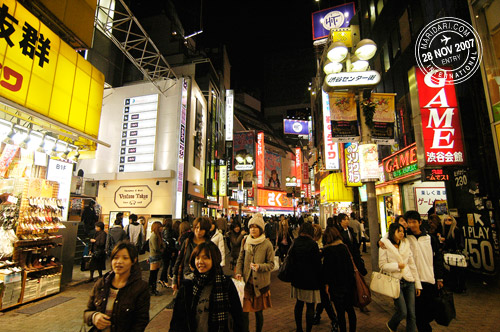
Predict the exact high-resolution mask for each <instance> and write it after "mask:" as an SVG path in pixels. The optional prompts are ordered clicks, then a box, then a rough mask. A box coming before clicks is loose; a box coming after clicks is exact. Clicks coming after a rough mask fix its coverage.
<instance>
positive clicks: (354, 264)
mask: <svg viewBox="0 0 500 332" xmlns="http://www.w3.org/2000/svg"><path fill="white" fill-rule="evenodd" d="M344 246H345V248H346V249H347V252H348V253H349V257H351V262H352V267H353V268H354V273H356V272H358V268H357V266H356V263H354V259H353V258H352V254H351V251H350V250H349V247H348V246H347V245H346V244H345V243H344Z"/></svg>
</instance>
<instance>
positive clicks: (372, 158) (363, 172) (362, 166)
mask: <svg viewBox="0 0 500 332" xmlns="http://www.w3.org/2000/svg"><path fill="white" fill-rule="evenodd" d="M358 151H359V174H360V176H361V181H362V182H365V181H373V180H374V181H378V179H379V177H380V175H379V168H378V149H377V144H360V145H359V147H358Z"/></svg>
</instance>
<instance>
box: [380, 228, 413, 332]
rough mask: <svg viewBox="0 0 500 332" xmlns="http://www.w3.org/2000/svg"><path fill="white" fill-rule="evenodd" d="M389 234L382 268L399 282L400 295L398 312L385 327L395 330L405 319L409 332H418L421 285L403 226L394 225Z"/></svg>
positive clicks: (381, 255) (397, 299) (385, 243)
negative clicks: (418, 302) (417, 322)
mask: <svg viewBox="0 0 500 332" xmlns="http://www.w3.org/2000/svg"><path fill="white" fill-rule="evenodd" d="M388 235H389V236H388V238H383V239H382V240H381V242H382V244H383V245H382V246H381V247H380V248H379V255H378V256H379V268H380V270H382V271H385V272H389V273H391V276H392V277H393V278H396V279H399V280H400V292H399V297H397V298H395V299H394V305H395V306H396V312H395V313H394V315H393V316H392V318H391V319H390V320H389V322H387V324H386V325H387V328H388V329H389V331H396V330H397V328H398V325H399V323H400V322H401V321H402V320H403V319H404V318H406V331H408V332H414V331H416V330H417V325H416V318H415V295H416V296H419V295H420V290H421V289H422V285H421V284H420V278H419V276H418V272H417V268H416V266H415V262H414V260H413V255H412V252H411V248H410V243H409V242H408V240H406V238H405V231H404V228H403V226H401V225H400V224H397V223H393V224H391V225H390V226H389V234H388Z"/></svg>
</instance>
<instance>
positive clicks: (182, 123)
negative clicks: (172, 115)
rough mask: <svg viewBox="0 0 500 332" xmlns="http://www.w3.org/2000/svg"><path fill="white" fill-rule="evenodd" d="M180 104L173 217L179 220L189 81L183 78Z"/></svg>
mask: <svg viewBox="0 0 500 332" xmlns="http://www.w3.org/2000/svg"><path fill="white" fill-rule="evenodd" d="M181 83H182V85H181V103H180V116H179V150H178V151H179V153H178V155H177V157H178V160H177V181H176V186H175V190H176V200H175V216H174V218H176V219H180V218H181V217H182V196H183V195H182V193H183V191H184V152H185V149H186V115H187V103H188V91H189V90H188V87H189V81H188V80H187V79H185V78H183V79H182V80H181Z"/></svg>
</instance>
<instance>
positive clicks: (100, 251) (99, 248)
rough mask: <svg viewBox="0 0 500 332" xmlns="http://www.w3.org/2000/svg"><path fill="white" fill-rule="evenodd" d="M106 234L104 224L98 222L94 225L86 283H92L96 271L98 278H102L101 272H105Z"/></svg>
mask: <svg viewBox="0 0 500 332" xmlns="http://www.w3.org/2000/svg"><path fill="white" fill-rule="evenodd" d="M105 249H106V232H105V231H104V223H103V222H102V221H98V222H96V224H95V233H94V236H93V238H92V239H90V250H89V253H90V256H91V258H90V264H89V265H90V266H89V270H90V278H89V279H88V280H87V282H93V281H94V271H95V270H97V272H98V273H99V277H102V270H106V253H105Z"/></svg>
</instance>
